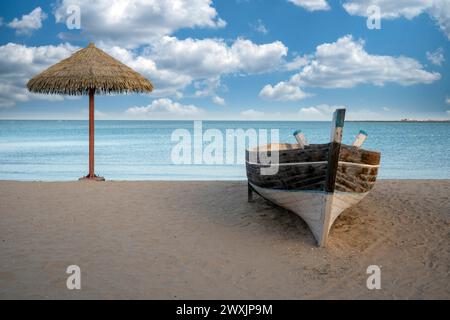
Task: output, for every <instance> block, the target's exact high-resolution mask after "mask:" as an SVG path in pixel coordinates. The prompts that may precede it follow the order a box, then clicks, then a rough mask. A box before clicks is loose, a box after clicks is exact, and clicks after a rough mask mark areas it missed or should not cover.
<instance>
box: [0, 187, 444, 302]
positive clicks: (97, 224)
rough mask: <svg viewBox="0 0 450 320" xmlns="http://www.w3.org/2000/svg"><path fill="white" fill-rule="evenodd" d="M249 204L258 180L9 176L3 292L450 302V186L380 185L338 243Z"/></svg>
mask: <svg viewBox="0 0 450 320" xmlns="http://www.w3.org/2000/svg"><path fill="white" fill-rule="evenodd" d="M246 197H247V189H246V183H245V182H118V181H117V182H115V181H111V182H105V183H95V182H94V183H92V182H55V183H43V182H8V181H3V182H0V298H1V299H12V298H23V299H55V298H60V299H80V298H82V299H85V298H86V299H97V298H98V299H129V298H135V299H313V298H319V299H334V298H342V299H382V298H386V299H431V298H437V299H450V274H449V268H450V252H449V251H450V236H449V230H450V228H449V223H450V199H449V198H450V181H449V180H434V181H433V180H422V181H413V180H411V181H407V180H403V181H394V180H383V181H379V182H378V183H377V185H376V187H375V189H374V190H373V191H372V193H371V194H369V195H368V196H367V197H366V198H365V199H364V200H363V201H362V202H360V203H359V204H358V205H357V206H355V207H353V208H351V209H349V210H347V211H345V212H344V213H343V214H342V215H341V217H340V218H339V219H338V220H337V222H336V223H335V225H334V227H333V229H332V231H331V235H330V241H329V245H328V247H327V248H317V247H316V246H315V243H314V239H313V237H312V235H311V233H310V231H309V230H308V228H307V226H306V225H305V223H304V222H303V221H302V220H301V219H300V218H298V217H297V216H295V215H294V214H291V213H289V212H286V211H284V210H281V209H278V208H274V207H273V206H271V205H270V204H269V203H267V202H266V201H264V200H262V199H260V198H257V199H256V202H254V203H247V199H246ZM72 264H75V265H78V266H79V267H80V268H81V286H82V288H81V290H72V291H71V290H68V289H67V288H66V279H67V276H68V275H67V274H66V273H65V271H66V268H67V266H69V265H72ZM369 265H379V266H381V289H380V290H369V289H367V286H366V279H367V277H368V275H367V274H366V269H367V267H368V266H369Z"/></svg>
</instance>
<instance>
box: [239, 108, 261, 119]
mask: <svg viewBox="0 0 450 320" xmlns="http://www.w3.org/2000/svg"><path fill="white" fill-rule="evenodd" d="M264 116H265V113H264V112H263V111H258V110H255V109H248V110H244V111H242V112H241V117H244V118H247V119H258V118H263V117H264Z"/></svg>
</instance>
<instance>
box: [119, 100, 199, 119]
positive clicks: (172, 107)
mask: <svg viewBox="0 0 450 320" xmlns="http://www.w3.org/2000/svg"><path fill="white" fill-rule="evenodd" d="M201 112H202V109H200V108H198V107H196V106H194V105H191V104H190V105H183V104H180V103H178V102H174V101H172V100H171V99H167V98H161V99H157V100H154V101H153V102H152V103H151V104H149V105H148V106H145V107H131V108H129V109H127V110H126V112H125V113H126V114H128V115H130V116H139V117H150V118H152V117H156V118H159V117H170V118H177V117H184V116H192V115H197V114H199V113H201Z"/></svg>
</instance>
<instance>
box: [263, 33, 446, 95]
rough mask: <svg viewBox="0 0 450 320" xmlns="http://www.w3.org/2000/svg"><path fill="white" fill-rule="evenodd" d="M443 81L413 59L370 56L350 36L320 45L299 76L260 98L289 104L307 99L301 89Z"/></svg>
mask: <svg viewBox="0 0 450 320" xmlns="http://www.w3.org/2000/svg"><path fill="white" fill-rule="evenodd" d="M440 77H441V75H440V74H439V73H436V72H428V71H426V70H424V69H423V66H422V65H421V64H420V63H419V62H418V61H416V60H414V59H412V58H408V57H404V56H399V57H392V56H382V55H371V54H369V53H368V52H366V51H365V49H364V41H362V40H359V41H355V40H354V39H353V38H352V36H350V35H348V36H344V37H342V38H340V39H338V40H337V41H336V42H333V43H325V44H322V45H319V46H318V47H317V48H316V51H315V53H314V54H313V55H312V56H311V60H310V61H309V62H308V63H307V64H306V65H305V66H304V67H303V68H302V69H301V70H300V72H299V73H297V74H295V75H293V76H292V77H291V78H290V80H289V81H288V82H284V81H283V82H279V83H278V84H276V85H275V86H271V85H266V86H265V87H264V88H263V89H262V90H261V92H260V96H262V97H265V98H272V99H276V100H282V101H283V100H284V101H289V100H298V99H300V98H302V97H304V95H302V94H301V92H302V91H301V89H300V88H301V87H320V88H352V87H355V86H357V85H361V84H372V85H376V86H383V85H385V84H387V83H396V84H400V85H404V86H407V85H413V84H419V83H425V84H429V83H432V82H434V81H436V80H439V79H440ZM296 89H298V90H296Z"/></svg>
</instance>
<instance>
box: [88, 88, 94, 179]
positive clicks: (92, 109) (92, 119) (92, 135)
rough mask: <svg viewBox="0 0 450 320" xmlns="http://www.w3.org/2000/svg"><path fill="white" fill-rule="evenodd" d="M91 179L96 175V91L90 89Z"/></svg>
mask: <svg viewBox="0 0 450 320" xmlns="http://www.w3.org/2000/svg"><path fill="white" fill-rule="evenodd" d="M88 177H89V178H91V179H92V178H95V173H94V89H89V176H88Z"/></svg>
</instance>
